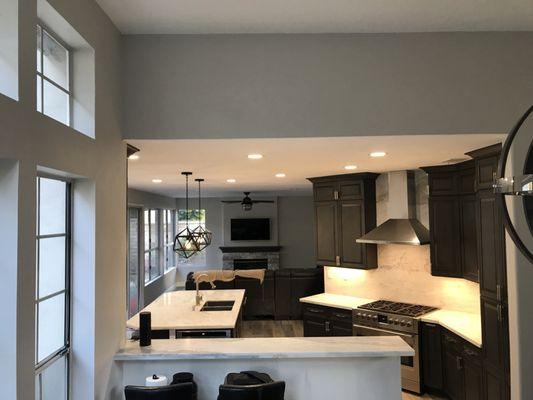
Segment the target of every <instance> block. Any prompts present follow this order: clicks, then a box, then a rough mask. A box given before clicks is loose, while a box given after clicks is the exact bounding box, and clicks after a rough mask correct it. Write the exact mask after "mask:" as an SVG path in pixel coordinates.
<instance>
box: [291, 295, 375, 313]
mask: <svg viewBox="0 0 533 400" xmlns="http://www.w3.org/2000/svg"><path fill="white" fill-rule="evenodd" d="M300 301H301V302H302V303H308V304H315V305H318V306H326V307H337V308H343V309H345V310H354V309H356V308H357V307H359V306H361V305H363V304H366V303H371V302H372V301H374V300H372V299H364V298H361V297H354V296H342V295H340V294H330V293H320V294H315V295H314V296H308V297H302V298H301V299H300Z"/></svg>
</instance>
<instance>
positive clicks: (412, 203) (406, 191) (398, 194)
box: [356, 171, 429, 245]
mask: <svg viewBox="0 0 533 400" xmlns="http://www.w3.org/2000/svg"><path fill="white" fill-rule="evenodd" d="M387 180H388V182H387V183H388V202H387V204H386V207H387V215H388V216H389V217H393V218H389V219H387V220H386V221H385V222H384V223H382V224H381V225H379V226H378V227H377V228H375V229H373V230H371V231H370V232H368V233H367V234H366V235H364V236H362V237H360V238H359V239H357V240H356V242H357V243H374V244H393V243H396V244H409V245H423V244H428V243H429V231H428V229H427V228H426V227H425V226H424V225H422V224H421V223H420V221H418V220H417V219H416V190H415V179H414V173H413V171H395V172H389V173H387Z"/></svg>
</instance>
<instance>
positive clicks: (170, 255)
mask: <svg viewBox="0 0 533 400" xmlns="http://www.w3.org/2000/svg"><path fill="white" fill-rule="evenodd" d="M175 218H176V216H175V213H174V211H173V210H164V211H163V235H164V240H165V243H164V244H163V245H164V255H163V257H164V260H165V261H164V262H165V271H168V270H169V269H171V268H173V267H175V266H176V253H174V250H173V246H174V237H175V236H176V223H175Z"/></svg>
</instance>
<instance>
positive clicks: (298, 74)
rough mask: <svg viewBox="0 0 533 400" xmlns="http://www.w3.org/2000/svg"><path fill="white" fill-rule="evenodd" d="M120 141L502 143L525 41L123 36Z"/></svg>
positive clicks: (526, 68) (523, 93) (511, 118)
mask: <svg viewBox="0 0 533 400" xmlns="http://www.w3.org/2000/svg"><path fill="white" fill-rule="evenodd" d="M123 50H124V52H123V59H122V78H123V83H124V84H123V104H124V108H123V110H124V114H123V117H124V131H123V135H124V137H126V138H147V139H155V138H222V137H305V136H353V135H366V136H368V135H384V134H448V133H502V132H507V131H508V130H509V128H510V127H511V126H512V124H513V123H514V122H515V120H516V119H517V118H518V116H519V115H520V113H521V112H522V110H524V109H525V108H526V107H527V106H529V105H530V103H531V98H532V94H533V87H532V85H531V82H532V81H533V33H531V32H521V33H519V32H516V33H504V32H500V33H416V34H353V35H177V36H157V35H149V36H126V37H125V38H124V47H123Z"/></svg>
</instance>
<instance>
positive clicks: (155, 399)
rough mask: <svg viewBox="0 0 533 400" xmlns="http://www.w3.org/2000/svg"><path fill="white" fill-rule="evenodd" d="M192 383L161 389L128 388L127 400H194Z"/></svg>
mask: <svg viewBox="0 0 533 400" xmlns="http://www.w3.org/2000/svg"><path fill="white" fill-rule="evenodd" d="M193 392H194V391H193V384H192V382H187V383H179V384H176V385H168V386H161V387H146V386H126V387H125V388H124V394H125V395H126V400H193Z"/></svg>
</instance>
